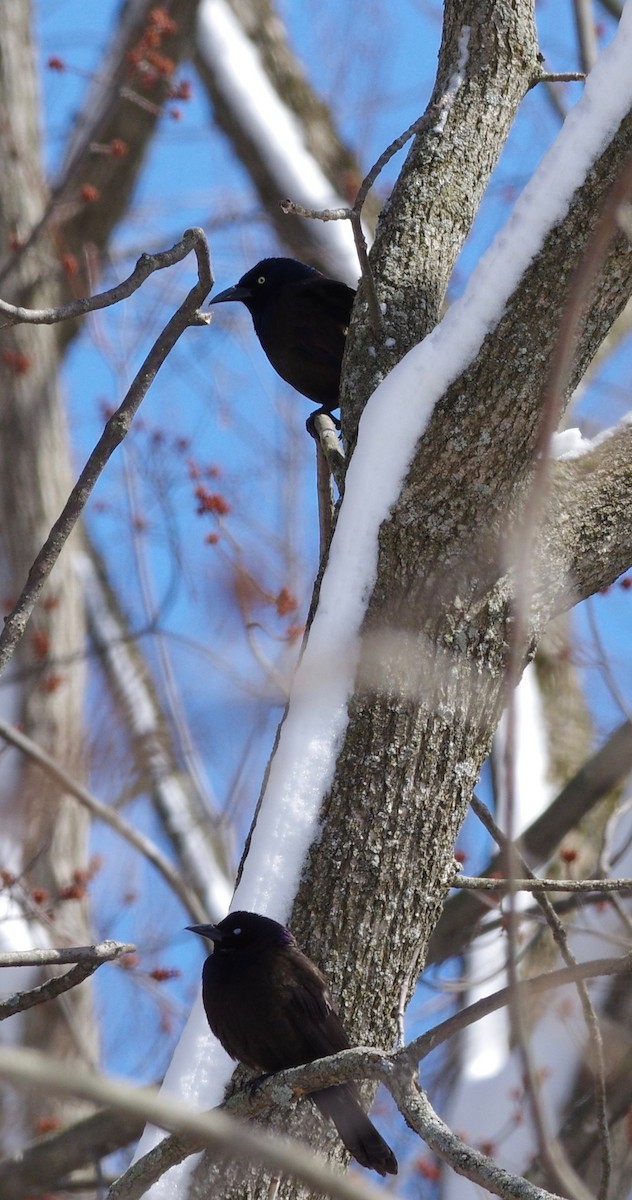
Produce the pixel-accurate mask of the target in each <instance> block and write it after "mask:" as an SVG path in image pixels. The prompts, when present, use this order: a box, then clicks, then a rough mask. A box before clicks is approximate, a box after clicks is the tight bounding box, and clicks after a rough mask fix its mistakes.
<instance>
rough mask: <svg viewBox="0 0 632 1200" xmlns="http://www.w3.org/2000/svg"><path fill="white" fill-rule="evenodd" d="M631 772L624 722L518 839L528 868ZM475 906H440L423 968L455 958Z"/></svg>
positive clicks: (472, 902)
mask: <svg viewBox="0 0 632 1200" xmlns="http://www.w3.org/2000/svg"><path fill="white" fill-rule="evenodd" d="M630 771H632V724H630V722H629V721H624V722H623V724H622V725H620V726H619V727H618V729H616V730H615V731H614V733H612V734H611V735H610V737H609V738H608V739H607V741H606V742H605V743H604V745H603V746H601V747H600V749H599V750H598V751H597V752H596V753H595V754H594V755H593V756H592V758H590V759H589V760H588V762H587V763H585V765H584V766H583V767H582V769H581V770H580V771H578V772H577V774H576V775H574V776H573V778H572V779H571V780H569V782H568V783H567V784H566V786H565V787H564V788H562V791H561V792H560V793H559V795H558V796H557V797H556V798H555V800H554V801H553V803H552V804H550V805H549V807H548V809H547V810H546V812H544V813H542V815H541V816H540V817H538V818H537V819H536V820H535V821H534V822H533V823H532V824H531V825H530V826H529V828H528V829H526V830H525V832H524V833H523V834H522V836H521V838H520V847H521V850H522V853H523V854H524V856H525V857H526V859H527V861H528V862H529V863H538V862H545V861H546V859H548V858H549V857H550V856H551V855H552V854H553V851H554V850H555V847H556V846H557V845H558V844H559V843H560V841H561V840H562V838H563V837H565V835H566V834H567V833H568V831H569V830H570V829H573V828H574V827H575V825H577V824H578V822H579V821H580V820H581V819H582V817H584V816H585V815H586V813H588V812H590V810H591V808H593V807H594V805H595V804H597V803H598V801H599V800H601V799H602V798H603V797H604V796H606V795H607V794H608V792H610V791H612V790H613V788H615V787H617V786H618V785H619V784H621V783H622V782H623V780H624V779H625V777H626V775H628V774H629V772H630ZM501 865H502V864H501V856H500V855H499V854H497V855H495V856H494V858H492V859H491V860H490V862H489V863H488V865H487V867H486V868H485V871H484V872H482V874H483V875H490V876H493V875H494V873H495V872H496V873H498V871H499V870H500V869H501ZM483 911H484V910H483V908H482V906H481V902H480V901H479V900H478V899H477V897H476V896H475V895H468V894H467V893H466V892H465V891H463V892H461V893H460V894H459V895H457V896H452V897H450V899H449V900H447V901H446V904H445V906H444V909H443V913H442V915H441V917H440V919H439V923H438V924H437V926H436V928H435V931H434V933H433V935H432V938H431V941H430V945H429V948H428V957H427V960H426V961H427V962H428V963H432V962H435V963H436V962H443V961H444V960H445V959H446V958H449V957H451V956H452V955H453V954H460V953H461V952H462V950H463V948H464V947H465V946H466V945H467V943H468V941H469V940H470V938H471V936H472V932H473V929H474V927H475V926H476V924H477V922H478V921H479V920H480V918H481V916H482V914H483Z"/></svg>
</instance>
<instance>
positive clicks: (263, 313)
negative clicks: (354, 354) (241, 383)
mask: <svg viewBox="0 0 632 1200" xmlns="http://www.w3.org/2000/svg"><path fill="white" fill-rule="evenodd" d="M354 296H355V292H354V290H353V288H350V287H347V285H346V283H340V282H339V281H338V280H337V279H329V278H328V277H327V276H326V275H322V274H321V272H320V271H316V270H315V269H314V267H308V266H306V265H305V263H302V262H297V261H296V259H294V258H264V259H262V260H261V262H258V263H257V264H256V266H254V267H253V268H252V269H251V270H250V271H247V272H246V274H245V275H242V277H241V279H240V280H239V282H238V283H236V284H235V286H234V287H230V288H227V289H226V291H224V292H220V293H219V295H218V296H215V297H214V298H213V299H212V300H211V301H210V303H211V304H224V303H225V302H226V301H227V300H240V301H241V302H242V304H245V305H246V308H247V309H248V310H249V312H250V314H251V316H252V320H253V323H254V327H255V333H256V334H257V337H258V338H259V341H260V342H261V345H262V347H263V349H264V350H265V353H266V354H267V356H268V358H269V360H270V362H271V363H272V366H273V367H274V369H275V371H277V372H278V374H279V375H280V376H281V378H282V379H285V381H286V383H289V384H291V386H292V387H293V388H296V390H297V392H302V394H303V395H304V396H307V397H308V399H309V400H313V401H314V404H318V405H319V406H320V409H321V410H323V411H325V412H331V410H332V409H334V408H337V407H338V392H339V390H340V368H341V366H342V355H343V353H344V348H345V339H346V336H347V330H348V327H349V321H350V319H351V307H352V305H353V298H354Z"/></svg>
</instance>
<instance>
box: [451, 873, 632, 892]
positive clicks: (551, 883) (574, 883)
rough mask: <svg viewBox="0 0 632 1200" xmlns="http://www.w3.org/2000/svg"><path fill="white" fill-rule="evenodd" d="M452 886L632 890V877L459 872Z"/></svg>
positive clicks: (477, 889) (496, 889) (487, 889)
mask: <svg viewBox="0 0 632 1200" xmlns="http://www.w3.org/2000/svg"><path fill="white" fill-rule="evenodd" d="M450 886H451V887H453V888H466V889H467V890H468V891H472V892H507V891H509V889H510V888H513V890H514V891H515V892H630V891H632V879H540V878H539V876H534V875H532V876H530V877H529V878H528V879H496V878H493V877H492V878H490V877H488V876H483V875H461V874H460V873H459V874H458V875H455V877H454V880H453V882H452V884H451V885H450Z"/></svg>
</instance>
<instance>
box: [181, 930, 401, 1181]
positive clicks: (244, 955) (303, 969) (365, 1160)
mask: <svg viewBox="0 0 632 1200" xmlns="http://www.w3.org/2000/svg"><path fill="white" fill-rule="evenodd" d="M188 928H189V929H190V930H191V931H192V933H199V934H201V936H202V937H205V938H208V939H209V941H212V942H213V946H214V949H213V953H212V954H211V955H210V956H209V957H208V958H207V959H206V962H205V963H204V969H203V972H202V998H203V1001H204V1008H205V1010H206V1015H207V1017H208V1023H209V1025H210V1027H211V1029H212V1031H213V1033H214V1034H215V1037H216V1038H217V1039H218V1041H220V1042H221V1044H222V1046H223V1047H224V1049H225V1050H226V1051H227V1052H228V1054H230V1056H231V1058H234V1059H237V1060H239V1062H242V1063H245V1064H246V1066H248V1067H252V1068H253V1069H254V1070H255V1071H264V1072H268V1073H269V1072H275V1071H282V1070H284V1069H285V1068H286V1067H298V1066H300V1065H301V1064H302V1063H308V1062H313V1060H314V1059H316V1058H325V1057H326V1056H327V1055H328V1054H335V1053H336V1052H337V1051H338V1050H346V1049H348V1047H349V1045H350V1042H349V1038H348V1037H347V1035H346V1033H345V1031H344V1029H343V1027H342V1025H341V1023H340V1020H339V1018H338V1016H337V1015H336V1013H335V1012H334V1010H333V1008H332V1003H331V996H330V994H329V989H328V987H327V981H326V979H325V977H324V976H323V975H321V973H320V971H319V970H318V968H317V967H315V966H314V963H313V962H311V961H310V959H309V958H307V956H306V955H305V954H303V953H302V952H301V951H300V950H299V949H298V946H297V945H296V942H295V940H294V938H293V936H292V934H291V933H290V931H289V929H285V927H284V926H283V925H279V923H278V922H277V921H272V920H271V919H270V918H269V917H262V916H259V914H258V913H250V912H234V913H231V914H230V915H229V916H228V917H226V918H225V919H224V920H223V921H220V923H219V925H189V926H188ZM311 1099H312V1100H313V1101H314V1104H315V1105H316V1107H317V1108H319V1109H320V1111H321V1113H323V1114H324V1116H326V1117H331V1120H332V1121H333V1123H334V1125H335V1126H336V1129H337V1130H338V1133H339V1134H340V1137H341V1138H342V1140H343V1142H344V1144H345V1146H346V1147H347V1150H348V1151H349V1153H350V1154H352V1155H353V1157H354V1158H356V1159H357V1161H358V1162H359V1163H360V1164H361V1166H363V1167H369V1168H370V1169H371V1170H372V1171H378V1172H379V1174H380V1175H386V1174H389V1175H396V1174H397V1159H396V1158H395V1155H394V1154H393V1151H392V1150H391V1148H390V1146H388V1145H387V1143H386V1142H385V1141H384V1138H383V1137H382V1136H381V1134H379V1133H378V1131H377V1129H376V1128H375V1126H374V1125H372V1124H371V1122H370V1121H369V1118H368V1117H367V1115H366V1113H365V1112H364V1109H363V1108H362V1105H361V1103H360V1096H359V1093H358V1091H357V1089H356V1087H355V1086H354V1084H352V1083H346V1084H341V1085H339V1086H337V1087H328V1088H323V1089H322V1090H321V1091H319V1092H313V1093H312V1095H311Z"/></svg>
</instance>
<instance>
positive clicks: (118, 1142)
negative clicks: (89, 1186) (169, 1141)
mask: <svg viewBox="0 0 632 1200" xmlns="http://www.w3.org/2000/svg"><path fill="white" fill-rule="evenodd" d="M144 1123H145V1122H144V1117H142V1116H133V1115H129V1114H123V1113H119V1112H117V1111H116V1109H113V1108H106V1109H103V1110H102V1111H100V1112H96V1113H92V1114H91V1115H90V1116H89V1117H84V1119H83V1120H81V1121H75V1122H73V1124H71V1125H69V1126H67V1127H66V1128H65V1129H61V1130H55V1131H54V1132H52V1133H48V1134H46V1135H45V1136H44V1137H41V1138H38V1139H37V1140H36V1141H35V1142H32V1143H31V1144H30V1145H28V1146H25V1147H24V1148H23V1149H22V1150H20V1151H19V1154H17V1155H16V1156H15V1157H14V1158H5V1159H4V1160H3V1161H2V1162H0V1195H1V1196H2V1200H24V1197H25V1196H28V1195H30V1196H35V1195H38V1194H39V1193H41V1192H44V1193H50V1190H51V1188H52V1187H58V1186H63V1184H64V1182H65V1181H67V1180H68V1177H69V1176H70V1175H71V1174H72V1172H73V1171H75V1170H78V1169H79V1168H81V1167H85V1166H87V1165H89V1164H91V1163H94V1162H98V1160H99V1159H101V1158H105V1156H106V1155H108V1154H113V1153H114V1152H115V1151H116V1150H120V1149H122V1147H124V1146H128V1145H129V1144H130V1142H133V1141H136V1139H137V1138H139V1137H140V1135H141V1133H142V1131H143V1126H144Z"/></svg>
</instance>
